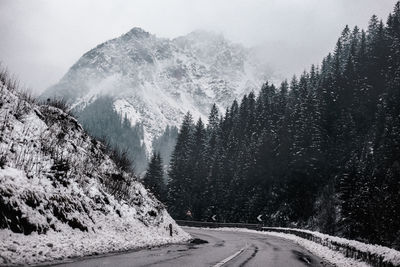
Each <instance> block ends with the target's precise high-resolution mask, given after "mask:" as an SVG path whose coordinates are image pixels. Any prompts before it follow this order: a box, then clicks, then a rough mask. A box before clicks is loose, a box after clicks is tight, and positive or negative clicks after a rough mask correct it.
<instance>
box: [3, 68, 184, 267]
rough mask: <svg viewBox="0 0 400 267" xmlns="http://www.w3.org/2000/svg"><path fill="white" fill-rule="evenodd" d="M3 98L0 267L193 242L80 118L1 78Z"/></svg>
mask: <svg viewBox="0 0 400 267" xmlns="http://www.w3.org/2000/svg"><path fill="white" fill-rule="evenodd" d="M0 96H1V97H0V210H1V213H0V240H1V242H0V266H10V265H15V264H16V265H22V264H32V263H40V262H45V261H50V260H62V259H64V258H67V257H77V256H83V255H90V254H95V253H105V252H110V251H119V250H127V249H132V248H138V247H144V246H149V245H160V244H166V243H171V242H181V241H184V240H187V239H189V238H190V237H189V235H188V234H186V233H185V232H184V231H183V230H182V229H181V228H180V227H179V226H177V225H176V224H175V222H174V220H173V219H172V218H171V217H170V216H169V214H168V213H167V211H166V210H165V208H164V206H163V205H162V204H161V203H160V202H159V201H158V200H157V199H155V197H154V196H153V195H151V194H149V193H148V192H147V190H146V189H145V188H144V187H143V185H142V184H140V183H139V182H137V181H136V179H135V177H133V176H132V175H131V174H129V173H127V172H125V171H124V168H123V165H121V164H118V161H114V160H113V159H112V157H111V156H110V155H111V154H110V153H108V152H107V151H108V150H107V149H106V148H105V146H104V145H103V144H102V143H100V142H98V141H96V140H95V139H93V138H91V137H90V136H88V135H87V134H86V132H85V131H84V130H83V129H82V127H81V125H80V124H79V123H78V122H77V120H76V119H75V118H73V117H71V116H70V115H68V114H67V113H65V112H64V111H62V110H61V109H58V108H56V107H54V106H52V105H49V104H50V103H48V104H37V103H36V102H35V100H33V99H32V98H30V97H29V96H28V95H26V94H23V93H21V92H18V91H16V89H15V88H14V85H13V83H12V82H9V80H8V79H7V78H5V77H4V72H2V71H0ZM170 223H171V224H172V225H173V229H174V234H173V237H170V236H169V224H170Z"/></svg>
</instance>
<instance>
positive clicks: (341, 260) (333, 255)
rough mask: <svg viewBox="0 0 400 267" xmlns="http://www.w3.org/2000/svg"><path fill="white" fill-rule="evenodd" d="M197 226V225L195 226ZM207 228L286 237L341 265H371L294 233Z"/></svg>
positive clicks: (326, 259) (347, 266) (352, 266)
mask: <svg viewBox="0 0 400 267" xmlns="http://www.w3.org/2000/svg"><path fill="white" fill-rule="evenodd" d="M194 228H196V227H194ZM207 230H214V231H231V232H244V233H252V234H260V235H269V236H275V237H280V238H284V239H287V240H290V241H293V242H295V243H296V244H298V245H300V246H302V247H304V248H305V249H307V250H308V251H310V252H311V253H312V254H314V255H316V256H318V257H320V258H321V259H323V260H325V261H327V262H329V263H331V264H333V265H335V266H340V267H370V265H369V264H367V263H365V262H361V261H358V260H355V259H351V258H347V257H345V256H344V255H343V254H342V253H340V252H338V251H333V250H331V249H329V248H328V247H325V246H322V245H320V244H317V243H315V242H312V241H310V240H307V239H304V238H301V237H298V236H295V235H292V234H284V233H276V232H261V231H256V230H250V229H244V228H228V227H224V228H207Z"/></svg>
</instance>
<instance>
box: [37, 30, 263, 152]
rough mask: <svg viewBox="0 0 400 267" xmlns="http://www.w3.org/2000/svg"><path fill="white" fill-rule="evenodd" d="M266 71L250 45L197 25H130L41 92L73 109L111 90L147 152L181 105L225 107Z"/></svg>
mask: <svg viewBox="0 0 400 267" xmlns="http://www.w3.org/2000/svg"><path fill="white" fill-rule="evenodd" d="M267 74H268V72H267V71H266V68H265V66H263V65H262V64H261V63H259V62H257V58H256V57H255V56H253V53H252V51H251V50H250V49H247V48H244V47H243V46H241V45H238V44H233V43H231V42H230V41H228V40H226V39H225V38H224V37H223V36H222V35H218V34H214V33H209V32H205V31H195V32H192V33H189V34H188V35H186V36H181V37H178V38H175V39H166V38H158V37H156V36H155V35H152V34H150V33H148V32H146V31H144V30H142V29H140V28H133V29H132V30H131V31H129V32H128V33H126V34H124V35H122V36H120V37H118V38H115V39H112V40H109V41H107V42H105V43H102V44H100V45H98V46H97V47H96V48H94V49H92V50H90V51H89V52H87V53H86V54H84V55H83V56H82V57H81V58H80V59H79V60H78V61H77V62H76V63H75V64H74V65H73V66H72V67H71V68H70V70H69V71H68V72H67V73H66V74H65V76H64V77H63V78H62V79H61V80H60V82H59V83H57V84H56V85H54V86H52V87H50V88H49V89H48V90H47V91H46V92H45V93H44V94H43V97H46V98H47V97H54V96H56V97H63V98H65V99H66V100H67V101H68V102H69V103H70V104H71V105H72V107H73V108H74V109H75V110H76V111H78V112H79V111H83V110H84V109H85V108H87V107H88V106H90V105H91V104H92V103H93V102H94V101H96V99H98V98H99V97H100V96H107V97H111V98H112V100H113V101H112V103H113V108H114V110H115V111H117V112H118V113H119V114H120V115H121V118H124V117H125V116H126V117H127V118H128V120H129V121H130V123H131V124H132V126H134V125H137V124H141V125H142V126H143V132H144V134H143V140H142V142H143V143H144V144H145V145H146V149H147V151H150V150H151V146H152V145H151V141H152V140H153V138H154V137H158V136H160V135H161V134H162V132H163V130H164V129H165V128H166V126H167V125H170V126H178V125H179V124H180V123H181V120H182V118H183V115H184V114H185V113H186V112H188V111H190V112H191V113H192V115H193V116H194V117H195V118H198V117H202V118H207V115H208V113H209V111H210V108H211V105H212V104H213V103H216V104H217V106H218V107H219V108H220V109H221V110H224V109H225V108H226V107H227V106H228V105H230V103H232V101H233V100H234V99H239V98H241V96H242V95H244V94H247V93H249V92H250V91H252V90H253V91H257V90H258V89H259V88H260V87H261V84H262V82H263V81H265V80H266V78H268V77H267ZM100 116H101V115H100Z"/></svg>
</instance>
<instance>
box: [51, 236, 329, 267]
mask: <svg viewBox="0 0 400 267" xmlns="http://www.w3.org/2000/svg"><path fill="white" fill-rule="evenodd" d="M184 229H185V230H186V231H187V232H189V233H190V234H191V235H192V236H193V237H194V238H200V239H203V240H206V241H208V243H206V244H197V245H196V244H182V245H171V246H164V247H158V248H152V249H147V250H141V251H136V252H132V253H127V254H119V255H112V256H107V257H97V258H86V259H83V260H79V261H75V262H71V263H64V264H60V265H57V266H66V267H72V266H80V267H89V266H289V267H290V266H293V267H294V266H296V267H297V266H332V265H330V264H328V263H326V262H325V261H323V260H322V259H320V258H318V257H316V256H314V255H312V254H311V253H310V252H308V251H307V250H305V249H304V248H302V247H301V246H299V245H297V244H295V243H294V242H292V241H289V240H286V239H282V238H280V237H274V236H269V235H261V234H257V233H246V232H232V231H215V230H208V229H195V228H184Z"/></svg>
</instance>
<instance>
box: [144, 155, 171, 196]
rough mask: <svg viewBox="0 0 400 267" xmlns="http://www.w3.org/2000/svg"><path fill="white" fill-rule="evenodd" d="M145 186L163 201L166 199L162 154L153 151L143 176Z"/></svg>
mask: <svg viewBox="0 0 400 267" xmlns="http://www.w3.org/2000/svg"><path fill="white" fill-rule="evenodd" d="M143 183H144V185H145V187H146V188H147V189H148V190H149V191H150V192H152V193H153V194H154V196H156V198H157V199H158V200H160V201H161V202H164V201H166V192H165V184H164V171H163V165H162V160H161V156H160V154H159V153H158V154H156V153H153V156H152V157H151V159H150V163H149V167H148V168H147V171H146V174H145V176H144V178H143Z"/></svg>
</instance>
